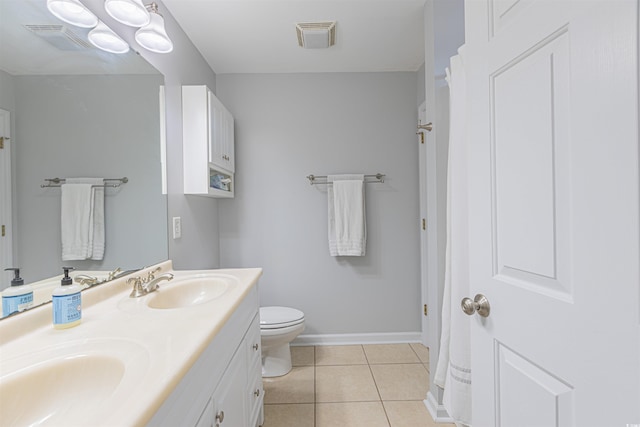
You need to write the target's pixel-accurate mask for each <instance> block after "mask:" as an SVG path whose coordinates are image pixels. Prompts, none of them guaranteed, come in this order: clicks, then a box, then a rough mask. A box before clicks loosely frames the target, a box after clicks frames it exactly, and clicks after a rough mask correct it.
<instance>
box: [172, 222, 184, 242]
mask: <svg viewBox="0 0 640 427" xmlns="http://www.w3.org/2000/svg"><path fill="white" fill-rule="evenodd" d="M181 236H182V219H181V218H180V217H179V216H174V217H173V238H174V239H179V238H180V237H181Z"/></svg>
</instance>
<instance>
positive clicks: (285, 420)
mask: <svg viewBox="0 0 640 427" xmlns="http://www.w3.org/2000/svg"><path fill="white" fill-rule="evenodd" d="M314 411H315V409H314V405H313V403H296V404H287V405H264V424H262V427H314V426H315V412H314Z"/></svg>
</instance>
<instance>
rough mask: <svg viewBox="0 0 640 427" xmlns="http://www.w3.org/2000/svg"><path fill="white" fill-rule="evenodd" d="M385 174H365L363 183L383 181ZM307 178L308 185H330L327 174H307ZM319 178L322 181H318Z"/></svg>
mask: <svg viewBox="0 0 640 427" xmlns="http://www.w3.org/2000/svg"><path fill="white" fill-rule="evenodd" d="M385 176H386V175H385V174H383V173H377V174H375V175H365V176H364V178H365V181H364V182H365V183H367V184H373V183H384V177H385ZM367 178H371V179H375V181H367ZM307 179H308V180H309V184H310V185H315V184H328V185H331V183H330V182H328V181H327V175H307ZM319 179H321V180H323V181H318V180H319Z"/></svg>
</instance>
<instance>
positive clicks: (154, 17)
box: [135, 3, 173, 53]
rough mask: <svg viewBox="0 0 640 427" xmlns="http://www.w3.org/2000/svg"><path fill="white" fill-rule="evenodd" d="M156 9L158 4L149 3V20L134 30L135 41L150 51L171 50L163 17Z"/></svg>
mask: <svg viewBox="0 0 640 427" xmlns="http://www.w3.org/2000/svg"><path fill="white" fill-rule="evenodd" d="M157 10H158V5H156V4H155V3H151V13H150V15H151V21H150V22H149V24H148V25H146V26H144V27H142V28H140V29H139V30H138V31H136V36H135V38H136V42H138V44H139V45H140V46H142V47H143V48H145V49H147V50H150V51H151V52H156V53H169V52H171V51H172V50H173V42H172V41H171V39H170V38H169V36H168V35H167V32H166V30H165V29H164V18H163V17H162V15H160V14H159V13H158V12H157Z"/></svg>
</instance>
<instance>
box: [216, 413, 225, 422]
mask: <svg viewBox="0 0 640 427" xmlns="http://www.w3.org/2000/svg"><path fill="white" fill-rule="evenodd" d="M223 421H224V411H220V412H218V413H217V414H216V424H218V423H221V422H223Z"/></svg>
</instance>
